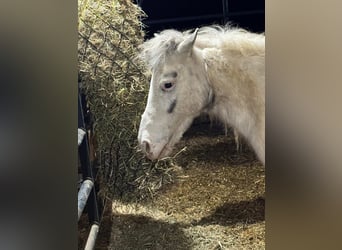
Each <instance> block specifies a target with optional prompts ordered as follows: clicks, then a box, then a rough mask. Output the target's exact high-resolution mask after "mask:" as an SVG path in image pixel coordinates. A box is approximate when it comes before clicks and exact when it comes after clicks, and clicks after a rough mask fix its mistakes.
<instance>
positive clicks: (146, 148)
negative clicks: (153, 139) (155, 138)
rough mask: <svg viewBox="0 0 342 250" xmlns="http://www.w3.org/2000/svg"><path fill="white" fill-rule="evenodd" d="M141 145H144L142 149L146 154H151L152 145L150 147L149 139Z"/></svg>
mask: <svg viewBox="0 0 342 250" xmlns="http://www.w3.org/2000/svg"><path fill="white" fill-rule="evenodd" d="M141 147H142V150H143V151H144V152H145V153H146V154H149V153H150V150H151V147H150V144H149V143H148V141H143V142H142V143H141Z"/></svg>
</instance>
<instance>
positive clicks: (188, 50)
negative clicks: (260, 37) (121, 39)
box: [138, 30, 212, 160]
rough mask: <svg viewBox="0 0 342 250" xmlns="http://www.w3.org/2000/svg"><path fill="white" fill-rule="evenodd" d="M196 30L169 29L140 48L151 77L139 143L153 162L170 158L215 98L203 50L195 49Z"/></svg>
mask: <svg viewBox="0 0 342 250" xmlns="http://www.w3.org/2000/svg"><path fill="white" fill-rule="evenodd" d="M197 31H198V30H196V31H195V32H193V33H181V32H178V31H175V30H166V31H163V32H161V33H160V34H156V35H155V37H154V38H152V39H150V40H149V41H147V42H145V43H144V44H143V45H142V46H141V49H142V51H141V53H140V57H141V58H142V59H143V60H144V61H145V62H146V63H147V64H148V66H149V67H150V69H151V72H152V78H151V82H150V89H149V94H148V100H147V105H146V109H145V112H144V113H143V115H142V119H141V123H140V128H139V134H138V141H139V144H140V147H141V148H142V150H143V151H144V153H145V154H146V156H147V157H148V158H149V159H151V160H154V159H160V158H163V157H165V156H168V155H169V154H170V153H171V151H172V148H173V146H174V145H175V143H177V142H178V141H179V140H180V138H181V137H182V135H183V133H184V132H185V131H186V130H187V129H188V128H189V127H190V125H191V123H192V121H193V119H194V118H195V117H197V116H198V115H199V114H200V113H201V112H202V111H203V110H204V109H205V108H206V107H207V106H208V104H209V100H211V99H212V97H211V90H210V86H209V83H208V79H207V74H206V69H205V64H204V62H203V59H202V57H201V51H200V50H199V49H197V48H196V47H195V46H194V44H195V41H196V38H197Z"/></svg>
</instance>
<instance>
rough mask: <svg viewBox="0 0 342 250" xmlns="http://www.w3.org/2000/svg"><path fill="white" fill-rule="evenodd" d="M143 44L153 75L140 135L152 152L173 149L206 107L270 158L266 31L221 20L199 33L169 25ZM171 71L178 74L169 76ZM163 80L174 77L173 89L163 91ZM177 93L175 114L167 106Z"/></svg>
mask: <svg viewBox="0 0 342 250" xmlns="http://www.w3.org/2000/svg"><path fill="white" fill-rule="evenodd" d="M193 42H194V43H193ZM184 44H186V45H184ZM189 44H193V46H189ZM186 46H187V47H186ZM188 47H189V48H188ZM141 49H142V51H141V53H140V58H142V59H143V60H144V61H145V62H147V64H148V66H149V67H150V69H151V70H152V79H151V86H150V92H149V97H148V103H147V106H146V110H145V112H144V114H143V116H142V120H141V124H140V128H139V135H138V139H139V142H140V143H142V142H143V141H145V142H148V144H149V147H150V148H149V150H148V151H149V152H147V153H148V154H147V155H148V157H149V158H151V159H156V158H161V157H163V156H166V155H168V154H170V153H171V151H172V147H173V146H174V144H175V143H177V142H178V141H179V140H180V138H181V137H182V135H183V133H184V132H185V131H186V130H187V129H188V127H189V126H190V125H191V122H192V121H193V119H194V118H195V117H197V116H198V115H199V114H200V113H202V112H207V113H208V114H209V115H211V116H213V117H217V118H218V119H220V120H221V121H222V122H223V123H224V124H226V125H227V124H228V125H229V126H232V127H233V128H234V129H235V130H237V131H238V132H239V134H241V135H242V136H243V137H245V138H246V140H247V141H248V142H249V143H250V144H251V146H252V147H253V149H254V151H255V152H256V154H257V156H258V158H259V159H260V160H261V161H262V162H263V163H264V164H265V37H264V35H263V34H254V33H250V32H247V31H245V30H242V29H232V28H229V27H218V26H215V27H213V26H212V27H203V28H201V29H199V31H198V34H197V37H196V35H195V34H193V33H191V32H190V31H186V32H183V33H181V32H179V31H175V30H166V31H163V32H161V33H160V34H157V35H156V36H155V37H154V38H152V39H150V40H149V41H147V42H145V43H144V44H143V45H142V46H141ZM170 72H177V77H170V76H168V75H169V74H168V73H170ZM164 82H172V83H174V84H175V87H174V89H172V90H171V91H167V92H165V91H163V90H162V89H161V87H160V86H161V84H163V83H164ZM213 96H215V101H214V102H213V103H210V101H211V97H213ZM175 99H176V100H177V103H176V106H175V109H174V111H173V112H172V113H171V114H170V113H168V112H167V109H168V107H169V106H170V104H171V103H172V101H173V100H175ZM144 150H145V151H146V148H144Z"/></svg>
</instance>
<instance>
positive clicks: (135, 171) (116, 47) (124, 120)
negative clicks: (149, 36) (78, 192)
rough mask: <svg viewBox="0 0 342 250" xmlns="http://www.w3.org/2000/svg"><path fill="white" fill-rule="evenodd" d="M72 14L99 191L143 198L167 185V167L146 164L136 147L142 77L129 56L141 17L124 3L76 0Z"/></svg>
mask: <svg viewBox="0 0 342 250" xmlns="http://www.w3.org/2000/svg"><path fill="white" fill-rule="evenodd" d="M78 13H79V16H78V22H79V24H78V25H79V27H78V31H79V42H78V61H79V78H80V81H81V87H82V89H83V91H84V92H85V93H86V96H87V99H88V103H89V107H90V111H91V113H92V115H93V118H94V131H95V135H96V140H97V144H98V148H97V150H96V152H97V158H98V161H99V162H98V163H99V166H100V171H99V174H100V176H101V177H102V178H101V179H102V181H103V182H104V183H105V184H106V185H105V187H106V188H104V189H103V188H102V191H103V193H106V194H107V195H108V194H113V195H114V196H115V197H120V198H123V199H128V200H130V199H135V200H139V199H143V198H146V197H148V196H149V194H154V192H155V191H156V190H157V189H159V188H160V187H161V186H162V185H163V184H164V183H169V182H171V181H172V175H171V174H170V171H169V170H170V168H172V166H173V165H172V162H171V161H170V160H168V161H166V162H157V163H151V162H150V161H147V160H145V158H144V157H143V155H142V154H141V153H139V152H138V149H137V139H136V138H137V134H138V127H139V122H140V117H141V114H142V112H143V110H144V107H145V100H146V97H147V93H148V89H147V88H148V84H147V82H148V77H147V76H146V74H145V72H146V70H145V68H144V66H143V65H142V64H141V63H139V62H137V61H135V60H134V58H135V57H136V53H137V47H138V45H139V44H141V43H142V42H143V37H144V32H143V30H142V23H141V21H140V19H141V18H143V17H144V16H145V14H144V13H143V11H142V10H141V9H140V8H139V7H138V6H136V5H135V4H133V3H132V2H131V1H130V0H112V1H106V0H99V1H96V0H88V1H87V0H79V1H78ZM107 191H109V192H107Z"/></svg>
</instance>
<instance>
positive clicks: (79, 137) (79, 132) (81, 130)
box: [77, 128, 86, 146]
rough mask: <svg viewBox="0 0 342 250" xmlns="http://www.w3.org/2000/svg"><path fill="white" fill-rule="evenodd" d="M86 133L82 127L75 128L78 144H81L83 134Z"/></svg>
mask: <svg viewBox="0 0 342 250" xmlns="http://www.w3.org/2000/svg"><path fill="white" fill-rule="evenodd" d="M85 134H86V132H85V131H84V130H83V129H80V128H79V129H77V142H78V146H79V145H81V143H82V141H83V138H84V135H85Z"/></svg>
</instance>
